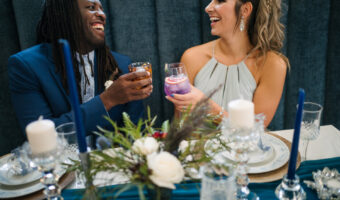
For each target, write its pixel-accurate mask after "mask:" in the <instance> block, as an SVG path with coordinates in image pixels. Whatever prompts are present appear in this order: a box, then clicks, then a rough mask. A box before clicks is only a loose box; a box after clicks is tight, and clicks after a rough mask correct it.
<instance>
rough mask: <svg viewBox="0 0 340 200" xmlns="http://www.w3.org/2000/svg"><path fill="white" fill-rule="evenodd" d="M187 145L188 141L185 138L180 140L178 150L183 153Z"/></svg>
mask: <svg viewBox="0 0 340 200" xmlns="http://www.w3.org/2000/svg"><path fill="white" fill-rule="evenodd" d="M188 146H189V142H188V141H186V140H182V142H181V143H179V147H178V151H179V152H182V153H183V152H185V150H186V149H187V148H188Z"/></svg>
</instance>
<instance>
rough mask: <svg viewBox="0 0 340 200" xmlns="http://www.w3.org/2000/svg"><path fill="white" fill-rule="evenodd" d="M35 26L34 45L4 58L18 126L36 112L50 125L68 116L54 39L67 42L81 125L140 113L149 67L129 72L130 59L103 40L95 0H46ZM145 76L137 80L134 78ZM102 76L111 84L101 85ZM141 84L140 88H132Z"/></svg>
mask: <svg viewBox="0 0 340 200" xmlns="http://www.w3.org/2000/svg"><path fill="white" fill-rule="evenodd" d="M43 7H44V10H43V14H42V17H41V19H40V21H39V23H38V26H37V39H38V45H36V46H33V47H31V48H29V49H26V50H24V51H21V52H19V53H17V54H15V55H12V56H11V57H10V58H9V61H8V65H9V78H10V91H11V95H12V103H13V106H14V109H15V112H16V115H17V118H18V119H19V122H20V125H21V128H22V130H24V129H25V127H26V125H27V124H28V123H30V122H31V121H34V120H37V119H38V117H39V116H40V115H43V116H44V118H48V119H51V120H53V121H54V122H55V125H56V126H58V125H60V124H63V123H66V122H71V121H73V117H72V112H71V104H70V98H69V92H68V88H67V79H66V68H65V64H64V59H63V54H62V50H61V46H59V44H58V39H60V38H64V39H66V40H68V41H69V43H70V46H71V53H72V60H73V65H74V71H75V76H76V81H77V83H78V85H77V87H78V92H79V94H78V95H79V97H80V99H81V100H80V101H81V102H80V103H81V111H82V114H83V119H84V124H85V130H86V133H87V134H91V132H92V131H94V130H96V126H101V127H104V128H109V127H110V124H109V123H108V122H107V120H105V119H104V118H103V116H105V115H106V116H109V117H110V118H111V119H112V120H114V121H116V122H118V124H121V122H122V112H127V113H128V114H129V115H130V117H131V119H132V121H134V122H137V120H138V119H139V118H140V117H142V113H143V104H142V101H141V100H142V99H144V98H146V97H148V96H150V94H151V92H152V79H151V77H150V76H149V75H150V74H149V73H148V72H133V73H128V69H127V68H128V64H130V63H131V60H130V59H129V58H128V57H127V56H124V55H121V54H118V53H115V52H111V51H110V50H109V48H108V47H107V46H106V44H105V34H104V28H105V23H106V16H105V14H104V12H103V8H102V5H101V2H100V1H99V0H46V1H45V2H44V5H43ZM141 77H150V78H145V79H142V80H138V81H136V80H135V79H136V78H141ZM107 80H113V84H112V85H111V86H110V87H108V88H107V89H106V90H105V87H104V84H105V82H106V81H107ZM137 88H142V89H137Z"/></svg>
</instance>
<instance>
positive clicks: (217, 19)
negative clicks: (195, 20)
mask: <svg viewBox="0 0 340 200" xmlns="http://www.w3.org/2000/svg"><path fill="white" fill-rule="evenodd" d="M219 20H220V18H218V17H210V21H211V22H217V21H219Z"/></svg>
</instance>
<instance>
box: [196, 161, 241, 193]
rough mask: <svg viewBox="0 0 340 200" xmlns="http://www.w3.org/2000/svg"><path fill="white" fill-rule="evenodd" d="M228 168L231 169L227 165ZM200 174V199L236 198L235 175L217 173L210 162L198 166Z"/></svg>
mask: <svg viewBox="0 0 340 200" xmlns="http://www.w3.org/2000/svg"><path fill="white" fill-rule="evenodd" d="M229 169H231V168H230V167H229ZM200 173H201V176H202V189H201V194H200V199H201V200H211V199H214V200H234V199H235V198H236V196H235V195H236V182H235V176H234V175H233V173H232V172H231V171H230V172H229V176H226V175H222V174H218V173H217V172H216V170H215V169H214V167H213V166H212V165H211V164H206V165H204V166H202V167H201V168H200Z"/></svg>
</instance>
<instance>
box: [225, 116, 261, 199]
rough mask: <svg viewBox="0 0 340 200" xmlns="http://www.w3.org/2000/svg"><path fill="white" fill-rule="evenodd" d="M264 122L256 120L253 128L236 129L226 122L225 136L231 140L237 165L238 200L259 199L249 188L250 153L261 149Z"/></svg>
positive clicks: (232, 151)
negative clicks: (248, 165) (260, 142)
mask: <svg viewBox="0 0 340 200" xmlns="http://www.w3.org/2000/svg"><path fill="white" fill-rule="evenodd" d="M262 126H263V120H261V118H258V117H257V118H256V119H255V124H254V127H253V128H234V127H232V125H231V124H230V121H229V120H228V119H227V120H225V121H224V127H223V136H224V137H227V138H229V140H230V143H229V145H228V146H229V147H230V148H231V156H232V159H233V161H235V163H236V169H235V174H236V183H237V192H236V194H237V196H236V199H242V200H243V199H258V197H257V196H256V194H255V193H252V192H250V190H249V188H248V183H249V178H248V175H247V173H248V167H247V164H248V160H249V156H248V153H249V152H250V151H254V150H255V149H257V148H259V146H258V145H259V139H260V134H261V128H262Z"/></svg>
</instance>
